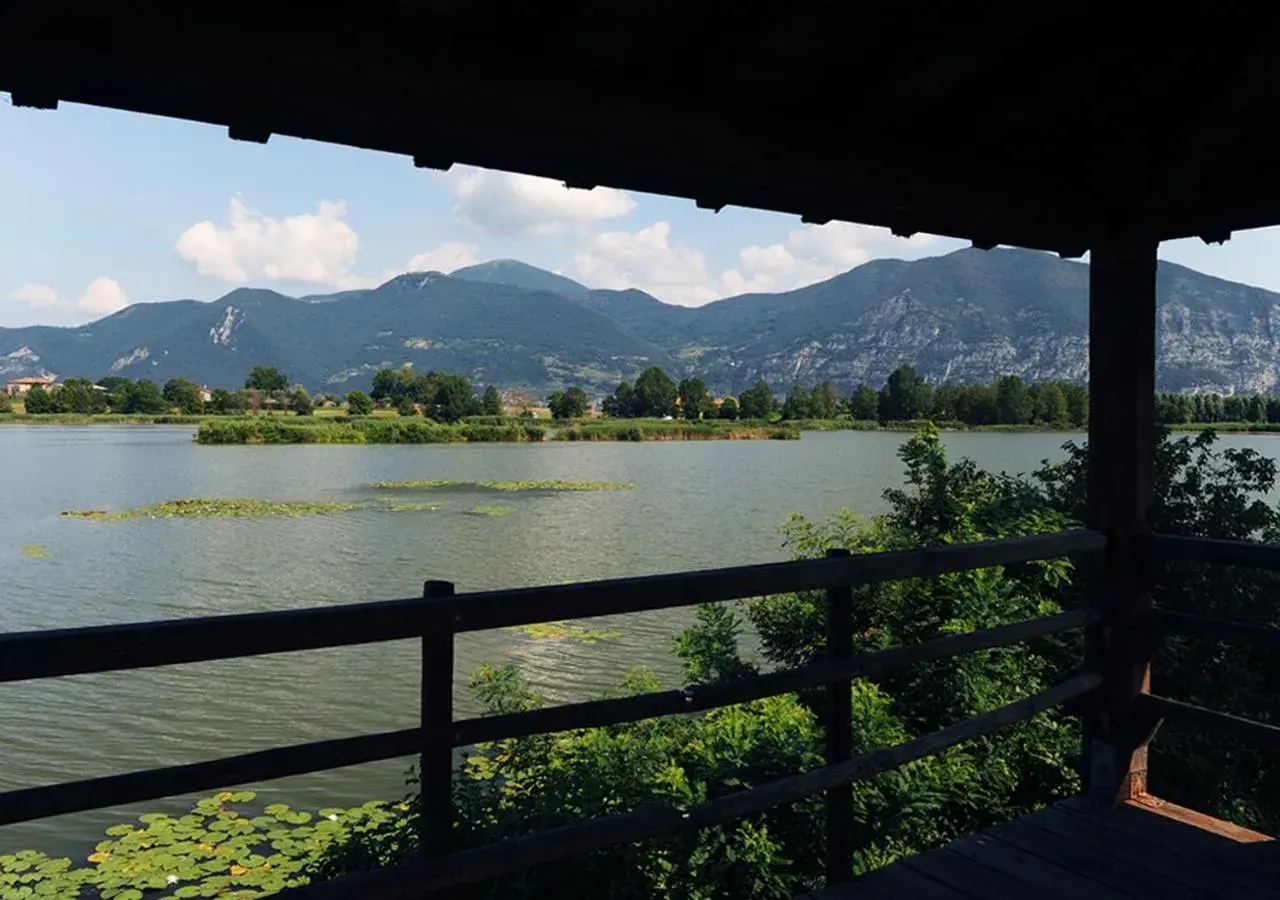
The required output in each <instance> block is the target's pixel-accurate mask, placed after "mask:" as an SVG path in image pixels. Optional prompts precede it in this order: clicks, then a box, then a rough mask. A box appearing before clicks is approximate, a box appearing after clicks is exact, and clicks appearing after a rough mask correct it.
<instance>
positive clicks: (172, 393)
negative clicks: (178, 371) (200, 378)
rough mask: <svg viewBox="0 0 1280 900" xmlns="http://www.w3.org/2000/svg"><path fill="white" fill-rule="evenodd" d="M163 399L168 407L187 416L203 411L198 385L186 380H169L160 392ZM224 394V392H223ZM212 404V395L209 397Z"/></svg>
mask: <svg viewBox="0 0 1280 900" xmlns="http://www.w3.org/2000/svg"><path fill="white" fill-rule="evenodd" d="M161 393H162V394H163V395H164V399H165V400H167V401H169V405H170V406H176V407H177V408H178V410H179V411H180V412H182V413H185V414H187V415H196V414H198V413H201V412H203V411H204V401H203V400H201V399H200V385H198V384H196V383H195V382H194V381H189V380H187V379H186V378H170V379H169V380H168V381H166V382H165V383H164V388H163V389H162V390H161ZM223 393H225V391H224V392H223ZM210 402H212V395H211V396H210Z"/></svg>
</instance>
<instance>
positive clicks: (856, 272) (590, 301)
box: [0, 249, 1280, 393]
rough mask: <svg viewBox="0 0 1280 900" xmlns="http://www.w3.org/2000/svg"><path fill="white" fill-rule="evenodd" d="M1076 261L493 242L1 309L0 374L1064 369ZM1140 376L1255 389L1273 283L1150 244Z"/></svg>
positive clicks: (1278, 355)
mask: <svg viewBox="0 0 1280 900" xmlns="http://www.w3.org/2000/svg"><path fill="white" fill-rule="evenodd" d="M1088 281H1089V271H1088V266H1087V265H1086V264H1084V263H1079V262H1071V261H1065V260H1061V259H1059V258H1057V257H1056V256H1052V255H1049V254H1045V253H1038V252H1034V251H1027V250H1012V249H997V250H991V251H981V250H973V249H966V250H958V251H956V252H954V253H949V254H947V255H945V256H938V257H932V258H927V259H921V260H916V261H913V262H904V261H901V260H890V259H881V260H875V261H872V262H868V263H866V264H864V265H861V266H858V267H857V268H855V269H852V270H850V271H848V272H845V273H844V274H842V275H837V276H836V277H834V278H831V279H829V280H827V281H822V282H819V283H817V284H813V285H810V286H808V287H804V288H800V289H798V290H794V291H787V292H785V293H779V294H746V295H742V296H738V297H730V298H727V299H724V300H718V301H716V302H714V303H709V304H707V305H705V306H701V307H697V308H689V307H682V306H674V305H671V304H668V303H663V302H662V301H660V300H659V299H657V298H655V297H653V296H651V295H649V294H646V293H644V292H643V291H638V290H622V291H615V290H593V289H590V288H587V287H585V286H584V285H581V284H579V283H578V282H576V281H573V280H572V279H569V278H566V277H564V276H562V275H558V274H555V273H552V272H547V271H544V270H542V269H538V268H535V267H533V266H529V265H525V264H524V263H519V262H515V261H512V260H499V261H496V262H490V263H483V264H481V265H476V266H470V267H467V268H464V269H459V270H457V271H455V272H453V273H452V274H450V275H443V274H441V273H439V272H415V273H410V274H406V275H400V276H397V277H395V278H393V279H391V280H390V281H388V282H386V283H385V284H383V285H381V286H379V287H377V288H374V289H372V290H361V291H343V292H341V293H336V294H329V295H311V296H307V297H301V298H294V297H288V296H285V295H283V294H280V293H277V292H275V291H270V290H260V289H252V288H241V289H238V290H234V291H232V292H231V293H229V294H227V295H226V296H224V297H222V298H220V299H218V300H214V301H212V302H199V301H195V300H176V301H171V302H165V303H138V304H134V305H133V306H130V307H128V308H126V309H123V310H121V311H120V312H118V313H115V314H113V315H110V316H107V317H106V318H104V319H100V320H98V321H96V322H92V323H89V324H87V325H82V326H78V327H72V328H55V327H48V326H33V327H28V328H0V378H4V379H7V378H14V377H18V376H23V375H36V374H55V375H57V376H58V377H67V376H71V375H85V376H88V377H91V378H95V379H96V378H101V377H103V376H105V375H109V374H120V375H126V376H129V377H132V378H143V377H146V378H151V379H153V380H155V381H157V382H162V381H164V380H165V379H168V378H170V377H174V376H182V377H185V378H190V379H192V380H195V381H198V382H201V383H203V384H207V385H210V386H228V387H234V386H238V385H240V384H242V383H243V381H244V378H245V375H246V373H247V372H248V371H249V369H250V368H251V367H252V366H254V365H258V364H267V365H274V366H277V367H278V368H280V369H281V370H282V371H284V372H285V373H287V374H288V375H289V377H290V378H291V379H293V380H295V381H298V382H300V383H302V384H304V385H306V386H307V387H308V388H310V389H311V390H313V391H319V390H324V391H329V392H336V393H345V392H346V391H348V390H352V389H356V388H365V389H367V388H368V387H369V384H370V382H371V380H372V377H373V373H374V372H375V371H376V370H377V369H379V368H383V367H386V366H393V367H399V366H401V365H403V364H404V363H412V364H413V365H414V367H415V368H417V369H419V370H427V369H442V370H446V371H451V372H460V373H463V374H466V375H468V376H470V377H471V379H472V380H473V381H474V382H475V383H477V384H497V385H500V386H503V387H525V388H528V389H530V390H532V391H534V392H540V391H546V390H549V389H551V388H555V387H561V386H564V385H568V384H579V385H582V386H583V387H586V388H587V389H588V390H590V391H594V392H596V393H602V392H606V391H609V390H612V389H613V387H615V386H616V384H617V383H618V381H619V380H621V379H622V378H629V377H634V376H635V374H636V373H638V372H639V371H640V370H642V369H644V368H645V367H647V366H650V365H658V366H661V367H663V368H664V369H666V370H667V371H668V372H669V373H671V374H672V375H676V376H682V375H686V374H688V375H698V376H700V377H702V378H703V379H704V380H705V381H706V382H707V383H708V385H709V386H710V387H711V389H712V390H713V391H716V392H733V391H738V390H741V389H742V388H743V387H746V386H748V385H750V384H754V383H755V382H756V381H757V380H758V379H760V378H764V379H765V380H766V381H768V382H769V383H770V384H771V385H773V387H774V388H775V389H777V390H784V389H786V388H788V387H790V386H791V385H793V384H796V383H800V384H805V385H809V384H813V383H816V382H819V381H823V380H826V379H830V380H832V381H834V382H836V384H837V385H838V386H840V388H841V389H842V390H848V389H850V388H852V386H853V385H855V384H856V383H857V382H860V381H865V382H867V383H869V384H872V385H875V386H878V385H880V384H881V383H882V382H883V381H884V379H885V378H886V377H887V375H888V374H889V372H890V371H892V370H893V369H894V368H895V367H897V366H899V365H901V364H903V363H911V364H913V365H915V366H916V367H917V369H919V371H920V372H921V373H922V374H923V375H925V377H927V378H928V379H930V380H931V381H934V382H939V383H940V382H943V381H948V380H950V381H953V382H957V383H970V382H975V381H989V380H991V379H992V378H994V377H996V376H998V375H1001V374H1006V373H1014V374H1018V375H1021V376H1023V377H1024V378H1026V379H1028V380H1041V379H1049V378H1053V379H1066V380H1072V381H1083V380H1084V379H1085V377H1086V373H1087V369H1088ZM1157 304H1158V315H1159V362H1158V376H1157V377H1158V382H1159V385H1160V387H1161V388H1162V389H1165V390H1212V391H1217V392H1222V393H1229V392H1233V391H1250V392H1252V391H1267V390H1270V389H1271V388H1272V387H1273V386H1274V385H1275V384H1276V381H1277V376H1278V375H1280V294H1277V293H1273V292H1271V291H1266V290H1263V289H1261V288H1256V287H1248V286H1246V285H1242V284H1236V283H1234V282H1230V281H1225V280H1223V279H1220V278H1214V277H1211V276H1209V275H1204V274H1202V273H1199V272H1195V271H1193V270H1191V269H1187V268H1185V267H1182V266H1178V265H1175V264H1172V263H1167V262H1162V263H1160V267H1159V270H1158V275H1157Z"/></svg>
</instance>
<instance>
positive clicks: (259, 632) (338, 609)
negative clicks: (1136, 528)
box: [0, 531, 1104, 683]
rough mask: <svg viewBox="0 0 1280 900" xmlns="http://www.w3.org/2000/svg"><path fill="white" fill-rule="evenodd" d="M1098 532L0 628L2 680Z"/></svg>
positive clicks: (775, 579)
mask: <svg viewBox="0 0 1280 900" xmlns="http://www.w3.org/2000/svg"><path fill="white" fill-rule="evenodd" d="M1103 546H1104V537H1103V535H1102V534H1101V533H1097V532H1089V531H1065V532H1060V533H1058V534H1043V535H1035V536H1032V537H1023V538H1011V539H1007V540H1000V541H984V542H981V543H974V544H954V545H949V546H945V547H929V548H926V549H922V550H905V551H900V552H894V553H868V554H858V555H855V556H851V557H848V558H845V559H816V560H804V561H799V562H782V563H766V564H763V565H756V566H738V567H734V568H727V569H712V570H708V571H703V572H680V573H677V574H673V575H652V576H647V577H643V578H620V579H612V580H606V581H592V582H585V583H582V584H569V585H552V586H548V587H536V588H523V589H519V590H507V591H484V592H478V593H472V594H460V595H458V596H456V597H449V598H441V599H435V600H424V599H422V598H420V597H415V598H411V599H407V600H388V601H382V602H377V603H353V604H346V605H343V606H328V607H321V608H319V609H299V610H283V611H280V612H268V613H247V614H242V615H233V616H208V617H203V618H195V619H180V620H170V621H162V622H140V623H136V624H130V625H100V626H92V627H88V628H67V629H56V630H50V631H28V632H21V631H20V632H14V633H11V634H0V683H4V682H12V681H25V680H28V679H33V678H54V677H58V676H63V675H87V674H92V673H95V672H114V671H119V670H124V669H146V668H150V667H152V666H170V665H177V664H180V663H193V662H205V661H208V660H215V659H236V658H240V657H245V656H259V655H262V654H264V653H287V652H292V651H297V650H316V649H320V648H322V647H345V646H350V645H353V644H369V643H376V642H380V641H394V640H403V639H409V638H420V637H421V636H422V624H421V623H422V617H423V615H424V609H425V607H427V606H430V607H431V612H430V616H431V617H433V618H435V617H438V618H439V620H440V621H446V622H451V623H452V625H453V630H454V631H455V632H463V631H483V630H486V629H490V628H503V627H508V626H517V625H533V624H536V623H538V622H551V621H558V620H561V619H576V618H584V617H590V616H603V615H613V614H616V613H626V612H645V611H648V610H654V609H666V608H671V607H679V606H694V605H696V604H698V603H702V602H704V601H715V600H735V599H738V598H741V597H761V596H765V595H768V594H781V593H788V592H790V591H808V590H822V589H825V588H828V587H831V586H833V585H839V584H848V585H858V584H872V583H876V582H882V581H895V580H900V579H904V578H929V577H933V576H936V575H942V574H945V573H947V572H958V571H962V570H965V569H980V568H985V567H989V566H1000V565H1009V564H1011V563H1017V562H1025V561H1028V560H1033V559H1051V558H1053V557H1057V556H1070V555H1075V554H1081V553H1090V552H1096V551H1099V550H1101V549H1103Z"/></svg>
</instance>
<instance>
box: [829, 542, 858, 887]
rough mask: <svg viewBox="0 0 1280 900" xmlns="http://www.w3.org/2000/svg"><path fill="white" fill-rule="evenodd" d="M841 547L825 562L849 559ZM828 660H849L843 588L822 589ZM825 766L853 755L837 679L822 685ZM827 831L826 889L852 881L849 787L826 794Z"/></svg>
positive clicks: (849, 599) (842, 683)
mask: <svg viewBox="0 0 1280 900" xmlns="http://www.w3.org/2000/svg"><path fill="white" fill-rule="evenodd" d="M849 555H850V554H849V551H848V550H847V549H845V548H843V547H836V548H832V549H831V550H828V551H827V557H828V558H829V559H837V558H843V557H847V556H849ZM826 613H827V660H828V661H829V662H831V663H833V664H836V665H839V664H840V663H843V662H847V661H848V660H849V659H850V658H851V657H852V656H853V589H852V588H850V587H848V586H847V585H836V586H834V587H829V588H827V610H826ZM826 695H827V709H826V722H825V723H824V725H825V729H826V740H827V746H826V762H827V765H828V766H838V765H841V764H843V763H845V762H847V761H848V760H849V759H850V757H852V756H853V680H852V679H850V678H838V679H836V680H834V681H831V682H828V683H827V686H826ZM823 799H824V804H825V810H826V828H827V867H826V874H827V884H841V883H843V882H846V881H848V880H850V879H851V878H853V854H854V851H855V850H856V849H857V848H856V847H855V845H854V816H853V813H854V810H853V784H852V783H850V784H842V785H840V786H839V787H834V788H832V789H831V790H829V791H827V793H826V796H825V797H824V798H823Z"/></svg>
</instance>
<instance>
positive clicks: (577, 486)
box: [369, 478, 635, 491]
mask: <svg viewBox="0 0 1280 900" xmlns="http://www.w3.org/2000/svg"><path fill="white" fill-rule="evenodd" d="M369 486H370V487H373V488H378V489H388V490H426V489H430V488H449V487H469V488H488V489H489V490H493V491H629V490H632V489H633V488H635V484H634V483H633V482H630V481H461V480H459V479H457V478H433V479H427V480H424V481H375V482H374V483H373V484H371V485H369Z"/></svg>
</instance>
